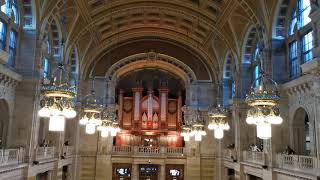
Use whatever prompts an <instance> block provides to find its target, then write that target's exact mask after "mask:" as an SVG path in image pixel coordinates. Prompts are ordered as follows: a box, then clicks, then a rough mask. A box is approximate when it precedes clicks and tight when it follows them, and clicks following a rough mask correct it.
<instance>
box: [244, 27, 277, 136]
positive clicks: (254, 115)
mask: <svg viewBox="0 0 320 180" xmlns="http://www.w3.org/2000/svg"><path fill="white" fill-rule="evenodd" d="M259 29H260V31H261V33H260V36H261V37H262V30H263V29H262V28H259ZM259 39H262V38H259ZM259 46H260V44H259ZM260 47H261V49H260V51H259V52H258V55H257V58H258V59H257V60H258V61H257V62H258V63H259V66H260V75H259V77H258V78H257V79H255V80H254V82H253V83H252V86H251V89H250V92H249V94H247V96H246V103H247V104H248V105H249V106H250V108H249V109H248V112H247V118H246V122H247V123H248V124H254V125H256V126H257V137H258V138H260V139H270V138H271V136H272V132H271V125H272V124H275V125H277V124H281V123H282V121H283V119H282V117H281V116H280V109H279V101H280V96H279V93H278V89H277V88H278V85H277V83H276V82H275V81H274V80H273V79H271V78H269V77H268V76H267V75H266V74H265V72H264V70H263V66H262V65H263V61H262V60H263V59H262V58H263V57H265V56H263V53H264V51H263V44H261V46H260Z"/></svg>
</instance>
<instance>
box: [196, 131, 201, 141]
mask: <svg viewBox="0 0 320 180" xmlns="http://www.w3.org/2000/svg"><path fill="white" fill-rule="evenodd" d="M194 140H195V141H202V134H201V133H195V135H194Z"/></svg>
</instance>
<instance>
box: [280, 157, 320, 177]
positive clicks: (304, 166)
mask: <svg viewBox="0 0 320 180" xmlns="http://www.w3.org/2000/svg"><path fill="white" fill-rule="evenodd" d="M276 163H277V166H278V168H281V169H286V170H292V171H298V172H302V173H311V174H317V173H319V172H320V166H319V165H320V164H319V160H318V159H317V157H312V156H301V155H286V154H277V160H276Z"/></svg>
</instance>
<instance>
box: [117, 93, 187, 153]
mask: <svg viewBox="0 0 320 180" xmlns="http://www.w3.org/2000/svg"><path fill="white" fill-rule="evenodd" d="M144 90H145V89H144V88H132V96H131V97H127V96H124V94H125V93H124V91H122V90H119V94H118V117H119V121H120V126H121V128H122V129H123V131H122V133H119V135H118V136H117V138H116V145H117V146H122V145H133V146H145V145H146V143H145V141H146V140H147V141H149V142H153V143H152V144H150V143H147V144H148V146H149V145H153V146H168V147H181V146H182V138H181V137H180V135H179V132H180V126H181V124H182V112H181V107H182V96H181V93H178V97H177V98H168V92H169V90H168V88H166V87H161V88H159V89H158V90H157V92H156V93H155V92H153V91H152V90H148V91H147V93H143V92H145V91H144ZM155 94H157V95H155Z"/></svg>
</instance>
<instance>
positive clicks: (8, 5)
mask: <svg viewBox="0 0 320 180" xmlns="http://www.w3.org/2000/svg"><path fill="white" fill-rule="evenodd" d="M1 11H2V12H3V13H5V14H6V15H7V16H9V17H11V14H12V15H13V18H14V22H15V23H16V24H18V23H19V12H18V4H17V0H5V3H4V4H3V5H2V6H1Z"/></svg>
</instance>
